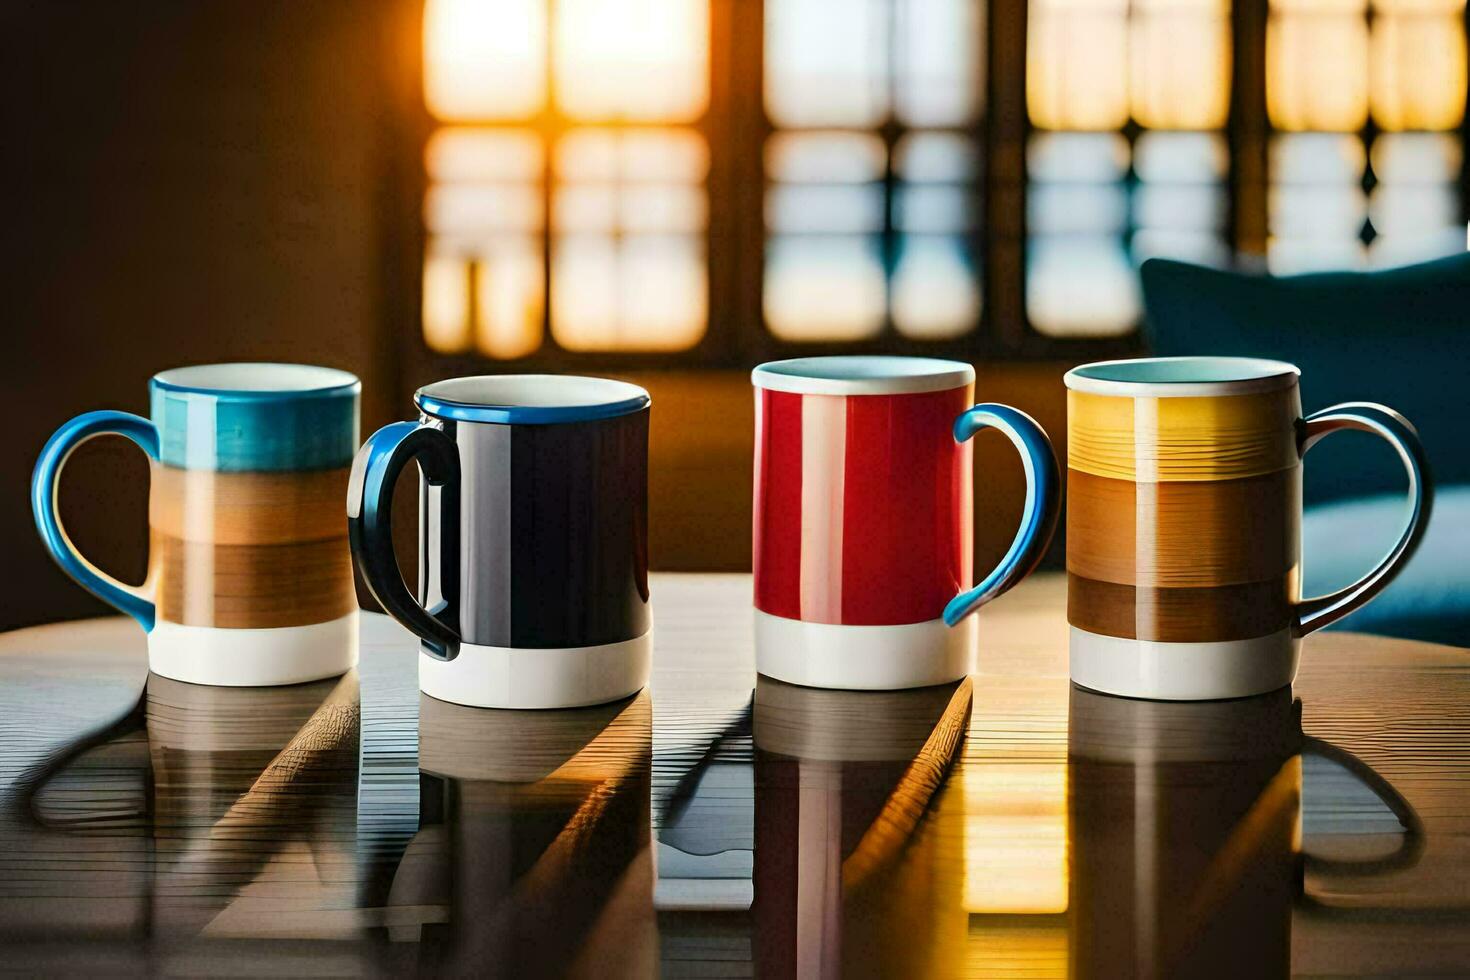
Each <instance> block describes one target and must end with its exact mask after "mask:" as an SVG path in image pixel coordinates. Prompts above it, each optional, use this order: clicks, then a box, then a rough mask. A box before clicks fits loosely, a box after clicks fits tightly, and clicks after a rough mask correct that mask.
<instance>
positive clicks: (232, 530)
mask: <svg viewBox="0 0 1470 980" xmlns="http://www.w3.org/2000/svg"><path fill="white" fill-rule="evenodd" d="M152 471H153V479H152V489H151V490H150V492H149V497H148V524H149V526H150V527H152V528H153V530H154V531H156V532H158V533H159V534H164V535H167V536H169V537H174V538H183V539H185V540H188V541H208V542H212V543H214V544H222V545H230V544H249V545H266V544H288V543H293V542H298V541H320V540H322V539H323V538H339V537H342V536H343V535H345V534H346V533H347V531H346V528H347V516H346V511H345V509H344V508H345V506H346V500H347V477H348V473H349V471H350V468H349V467H345V466H344V467H340V468H338V469H330V470H305V471H299V472H284V473H220V472H215V471H213V470H190V469H182V468H180V467H177V466H165V465H163V464H162V463H154V464H153V467H152Z"/></svg>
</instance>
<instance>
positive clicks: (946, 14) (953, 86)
mask: <svg viewBox="0 0 1470 980" xmlns="http://www.w3.org/2000/svg"><path fill="white" fill-rule="evenodd" d="M896 3H897V33H898V38H897V42H898V43H897V64H896V65H895V66H894V69H895V73H896V76H897V77H896V79H895V81H896V82H897V85H896V88H897V93H896V100H897V112H898V117H899V119H900V120H902V121H903V122H904V123H906V124H908V125H910V126H963V125H964V124H965V123H967V122H969V121H970V120H972V119H973V118H974V117H975V116H976V114H977V113H978V112H979V109H980V103H981V85H980V79H981V76H982V65H983V60H982V55H981V52H982V51H983V50H984V47H983V46H984V37H983V35H982V33H981V31H982V23H981V21H982V18H983V14H982V11H981V9H980V4H979V2H978V0H896Z"/></svg>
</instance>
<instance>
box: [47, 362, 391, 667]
mask: <svg viewBox="0 0 1470 980" xmlns="http://www.w3.org/2000/svg"><path fill="white" fill-rule="evenodd" d="M361 388H362V385H361V383H360V382H359V381H358V380H357V378H356V377H354V376H353V375H351V374H348V373H347V372H345V371H338V370H334V369H332V368H324V367H312V366H309V365H304V364H212V365H203V366H198V367H184V368H174V369H172V370H168V371H163V372H160V373H159V374H156V375H154V376H153V379H152V381H151V382H150V383H149V402H150V406H151V411H150V414H151V416H152V417H151V418H146V419H145V418H142V417H141V416H138V415H132V414H129V413H127V412H116V411H98V412H87V413H85V414H83V415H79V416H77V417H76V418H74V419H72V420H71V421H70V422H67V423H66V424H65V425H63V426H62V427H61V428H60V429H58V430H57V431H56V434H55V435H53V436H52V437H51V439H50V441H49V442H47V443H46V446H45V448H44V449H43V450H42V451H41V456H40V459H39V460H38V461H37V463H36V469H35V473H34V476H33V477H32V481H31V508H32V510H33V512H34V515H35V519H36V528H37V530H38V531H39V532H40V534H41V540H42V541H43V542H44V543H45V545H46V548H47V550H48V551H49V552H50V553H51V557H52V558H54V559H55V561H56V563H57V564H58V565H59V566H60V567H61V569H62V571H64V572H66V573H67V574H68V575H70V576H71V577H72V578H73V579H75V580H76V581H77V583H78V584H79V585H81V586H82V587H83V588H85V589H86V590H87V591H89V592H91V593H92V594H93V595H95V596H97V597H98V598H99V599H101V600H102V601H104V602H106V603H108V604H109V605H111V606H113V607H115V608H116V609H118V610H119V611H121V612H123V613H126V614H127V615H129V616H132V617H133V618H134V619H136V620H137V621H138V623H139V625H141V626H142V627H143V629H144V630H146V631H147V632H148V662H149V667H150V669H152V670H153V672H154V673H157V674H161V675H163V676H164V677H170V678H173V679H174V680H180V681H188V682H190V683H195V684H221V685H228V686H260V685H272V684H298V683H302V682H304V681H310V680H318V679H320V678H323V677H331V676H335V675H337V674H341V673H342V672H344V671H346V670H348V669H349V668H351V667H352V666H353V665H355V664H356V663H357V601H356V591H355V589H354V586H353V577H352V561H351V555H350V552H349V549H348V546H347V521H346V518H345V516H344V514H343V501H344V500H346V498H347V481H348V470H349V468H350V465H351V463H352V456H353V453H354V452H355V451H356V449H357V439H358V399H359V394H360V391H361ZM103 435H120V436H125V437H126V438H128V439H131V440H132V441H133V442H134V443H136V444H137V445H138V446H139V448H141V449H142V450H143V452H145V453H146V454H147V455H148V459H149V462H150V467H149V469H150V473H151V490H150V494H149V506H148V524H149V541H150V545H149V561H148V575H147V578H146V579H145V581H144V583H143V585H142V586H140V587H135V586H131V585H127V584H125V583H123V582H120V581H118V580H117V579H115V578H113V577H112V576H110V575H108V574H107V573H105V572H103V571H101V570H100V569H98V568H97V566H95V565H93V564H92V563H91V562H89V561H88V560H87V559H86V558H85V557H84V556H82V555H81V554H80V553H79V552H78V551H77V549H76V546H75V545H74V544H73V543H72V541H71V539H70V538H69V537H68V536H67V534H66V530H65V528H64V527H63V526H62V523H61V519H60V516H59V515H58V513H57V485H58V482H59V480H60V477H61V469H62V467H63V466H64V465H65V463H66V460H67V457H68V456H70V455H71V453H72V452H73V451H74V450H75V449H76V448H77V446H79V445H81V444H82V443H83V442H85V441H87V440H88V439H93V438H96V437H98V436H103Z"/></svg>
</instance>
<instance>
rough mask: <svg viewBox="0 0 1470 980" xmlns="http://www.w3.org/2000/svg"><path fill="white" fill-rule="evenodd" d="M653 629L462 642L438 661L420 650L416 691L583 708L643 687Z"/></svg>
mask: <svg viewBox="0 0 1470 980" xmlns="http://www.w3.org/2000/svg"><path fill="white" fill-rule="evenodd" d="M652 661H653V631H652V630H649V631H648V632H647V633H644V634H643V635H642V636H639V637H634V638H633V639H631V640H623V641H622V642H619V643H606V644H603V645H602V646H595V647H565V648H553V649H516V648H513V647H485V646H476V645H474V644H472V643H463V644H461V645H460V648H459V656H457V657H455V658H454V659H453V660H439V659H437V658H435V657H432V656H430V655H429V654H427V653H424V652H423V651H422V650H420V651H419V690H420V691H423V692H424V693H425V694H427V695H428V696H429V697H431V698H437V699H439V700H440V701H448V702H450V703H452V704H463V705H468V706H469V707H472V708H581V707H585V706H586V705H590V704H606V703H607V702H609V701H616V700H618V699H619V698H625V697H627V696H628V695H630V694H633V693H635V692H637V691H641V690H642V689H643V688H644V686H645V685H647V684H648V671H649V667H650V665H651V663H652Z"/></svg>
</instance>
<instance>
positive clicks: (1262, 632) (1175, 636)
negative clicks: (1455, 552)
mask: <svg viewBox="0 0 1470 980" xmlns="http://www.w3.org/2000/svg"><path fill="white" fill-rule="evenodd" d="M1298 373H1299V372H1298V371H1297V369H1296V368H1295V367H1294V366H1292V365H1290V364H1286V363H1283V362H1281V361H1266V360H1255V359H1250V358H1233V357H1164V358H1144V359H1139V360H1131V361H1104V362H1100V363H1097V364H1088V365H1084V366H1082V367H1079V368H1076V369H1074V370H1072V371H1069V372H1068V373H1067V375H1066V379H1065V381H1066V385H1067V389H1068V391H1067V417H1068V423H1067V424H1068V449H1067V467H1068V477H1067V493H1068V505H1067V583H1068V586H1067V618H1068V621H1069V623H1070V624H1071V659H1072V679H1073V680H1074V681H1076V682H1077V683H1078V684H1081V685H1082V686H1084V687H1088V688H1091V689H1093V690H1096V691H1104V692H1107V693H1110V694H1122V695H1127V696H1130V697H1142V698H1159V699H1166V700H1208V699H1214V698H1236V697H1244V696H1246V695H1251V694H1261V693H1264V692H1266V691H1272V690H1275V689H1276V688H1278V687H1282V686H1285V685H1287V684H1290V683H1291V681H1292V679H1293V678H1294V677H1295V676H1296V667H1297V656H1298V651H1299V647H1300V641H1301V638H1302V637H1303V636H1305V635H1306V634H1308V633H1310V632H1312V631H1313V630H1317V629H1321V628H1322V627H1323V626H1326V625H1327V624H1329V623H1331V622H1334V621H1335V620H1337V619H1340V618H1341V617H1343V616H1345V615H1347V614H1348V613H1349V612H1352V611H1353V610H1354V609H1357V608H1358V607H1359V606H1361V605H1363V604H1364V603H1365V602H1367V601H1368V600H1369V599H1371V598H1373V596H1374V595H1376V594H1377V593H1378V592H1379V591H1380V590H1382V589H1383V587H1384V586H1385V585H1387V584H1388V583H1389V582H1390V581H1391V580H1392V579H1393V577H1394V576H1395V575H1396V574H1397V573H1398V571H1399V570H1400V569H1401V568H1402V567H1403V566H1404V563H1405V562H1407V561H1408V560H1409V558H1410V557H1411V556H1412V555H1413V553H1414V550H1415V548H1416V547H1417V546H1418V544H1419V540H1420V538H1421V537H1422V536H1423V534H1424V527H1425V525H1426V524H1427V523H1428V521H1429V512H1430V507H1431V504H1432V500H1433V487H1432V485H1431V481H1430V476H1429V467H1428V463H1427V462H1426V460H1425V457H1424V450H1423V449H1422V448H1421V447H1420V445H1419V440H1418V438H1417V437H1416V435H1415V433H1414V429H1413V426H1411V425H1410V424H1409V423H1408V421H1407V420H1405V419H1404V418H1403V416H1401V415H1399V414H1398V413H1396V412H1394V411H1393V410H1392V409H1388V408H1384V407H1383V406H1381V405H1371V404H1368V403H1365V402H1350V403H1347V404H1343V405H1337V406H1334V407H1332V408H1327V409H1323V410H1322V411H1320V412H1317V413H1315V414H1313V415H1309V416H1307V417H1306V418H1305V419H1304V418H1302V411H1301V399H1300V396H1299V394H1298V390H1297V377H1298ZM1343 429H1357V430H1359V431H1363V432H1371V433H1373V434H1375V435H1377V436H1380V437H1381V438H1383V439H1385V440H1387V442H1388V443H1389V444H1390V445H1391V446H1393V448H1394V450H1395V451H1396V452H1397V453H1398V455H1399V457H1400V458H1401V459H1402V460H1403V463H1404V469H1405V471H1406V472H1407V474H1408V478H1409V498H1410V508H1409V521H1408V526H1407V527H1406V528H1405V529H1404V532H1403V534H1402V535H1401V536H1400V538H1399V540H1398V543H1397V544H1395V545H1394V546H1393V548H1392V550H1390V551H1389V553H1388V554H1387V555H1386V556H1385V557H1384V559H1383V560H1382V562H1380V563H1379V565H1378V567H1377V568H1374V569H1373V570H1372V571H1370V572H1369V573H1368V574H1367V575H1365V576H1364V577H1363V578H1361V579H1359V580H1358V581H1357V582H1355V583H1353V584H1352V585H1350V586H1348V587H1346V588H1344V589H1341V590H1339V591H1337V592H1334V593H1332V594H1330V595H1326V596H1321V597H1318V598H1312V599H1305V600H1304V599H1302V597H1301V579H1300V573H1301V512H1302V490H1301V486H1302V484H1301V480H1302V477H1301V461H1302V456H1303V455H1304V454H1305V453H1306V451H1307V450H1308V449H1310V448H1311V447H1312V446H1313V445H1314V444H1316V443H1317V442H1318V441H1319V440H1320V439H1322V438H1323V437H1325V436H1326V435H1328V434H1329V433H1332V432H1337V431H1339V430H1343Z"/></svg>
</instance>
